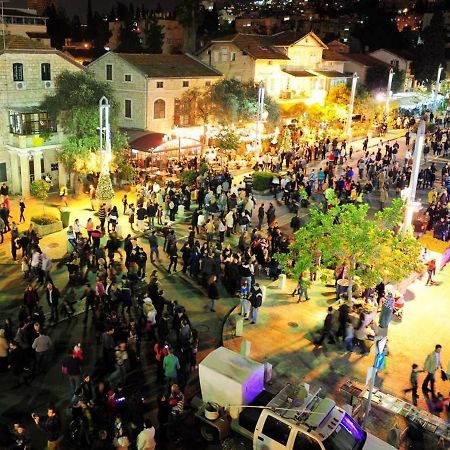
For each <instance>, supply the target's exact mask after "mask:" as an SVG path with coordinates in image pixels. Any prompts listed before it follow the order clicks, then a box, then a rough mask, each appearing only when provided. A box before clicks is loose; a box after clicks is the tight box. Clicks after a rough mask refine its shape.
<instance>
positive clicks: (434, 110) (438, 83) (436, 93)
mask: <svg viewBox="0 0 450 450" xmlns="http://www.w3.org/2000/svg"><path fill="white" fill-rule="evenodd" d="M443 69H444V68H443V67H442V65H441V64H439V68H438V73H437V78H436V86H435V88H434V94H433V114H436V109H437V98H438V94H439V91H440V89H441V75H442V70H443Z"/></svg>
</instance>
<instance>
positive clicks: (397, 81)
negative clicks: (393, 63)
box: [392, 69, 406, 93]
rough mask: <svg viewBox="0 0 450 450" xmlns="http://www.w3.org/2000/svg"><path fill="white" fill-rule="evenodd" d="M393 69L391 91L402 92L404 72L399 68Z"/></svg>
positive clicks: (404, 78)
mask: <svg viewBox="0 0 450 450" xmlns="http://www.w3.org/2000/svg"><path fill="white" fill-rule="evenodd" d="M394 70H395V72H394V77H393V78H392V92H394V93H397V92H403V90H404V88H405V80H406V72H405V71H404V70H401V69H394Z"/></svg>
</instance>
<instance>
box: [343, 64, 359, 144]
mask: <svg viewBox="0 0 450 450" xmlns="http://www.w3.org/2000/svg"><path fill="white" fill-rule="evenodd" d="M357 83H358V75H357V73H356V72H355V73H354V74H353V77H352V91H351V93H350V103H349V105H348V119H347V130H346V133H345V134H346V135H347V141H348V143H351V140H352V121H353V106H354V105H355V95H356V84H357Z"/></svg>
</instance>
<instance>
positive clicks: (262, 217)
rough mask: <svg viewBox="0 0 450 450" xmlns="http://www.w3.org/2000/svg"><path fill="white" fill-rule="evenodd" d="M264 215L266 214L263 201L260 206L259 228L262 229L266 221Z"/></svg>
mask: <svg viewBox="0 0 450 450" xmlns="http://www.w3.org/2000/svg"><path fill="white" fill-rule="evenodd" d="M264 216H265V210H264V203H261V205H260V206H259V208H258V230H260V231H261V228H262V225H263V222H264Z"/></svg>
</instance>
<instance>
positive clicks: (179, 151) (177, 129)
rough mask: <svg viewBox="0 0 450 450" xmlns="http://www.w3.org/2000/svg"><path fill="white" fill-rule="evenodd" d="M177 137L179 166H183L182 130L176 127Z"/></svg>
mask: <svg viewBox="0 0 450 450" xmlns="http://www.w3.org/2000/svg"><path fill="white" fill-rule="evenodd" d="M175 136H176V137H177V139H178V165H180V166H181V130H180V129H179V128H178V127H175Z"/></svg>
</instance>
